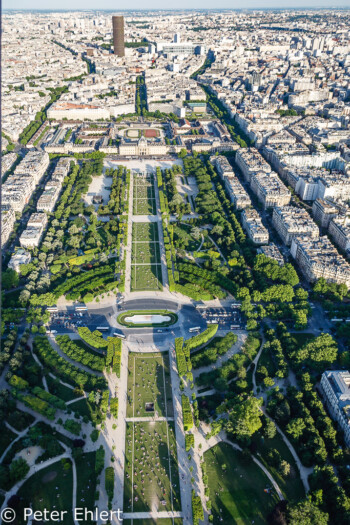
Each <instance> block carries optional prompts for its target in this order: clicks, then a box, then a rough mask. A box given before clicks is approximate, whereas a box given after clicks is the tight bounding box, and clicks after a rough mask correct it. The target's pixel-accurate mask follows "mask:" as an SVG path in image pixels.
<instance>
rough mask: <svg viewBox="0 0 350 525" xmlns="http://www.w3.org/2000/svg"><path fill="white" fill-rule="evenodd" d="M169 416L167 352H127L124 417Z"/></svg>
mask: <svg viewBox="0 0 350 525" xmlns="http://www.w3.org/2000/svg"><path fill="white" fill-rule="evenodd" d="M155 414H157V415H158V416H159V417H172V416H173V404H172V392H171V380H170V371H169V356H168V354H167V353H164V354H160V353H155V354H137V353H131V354H129V362H128V405H127V412H126V416H127V417H153V416H154V415H155Z"/></svg>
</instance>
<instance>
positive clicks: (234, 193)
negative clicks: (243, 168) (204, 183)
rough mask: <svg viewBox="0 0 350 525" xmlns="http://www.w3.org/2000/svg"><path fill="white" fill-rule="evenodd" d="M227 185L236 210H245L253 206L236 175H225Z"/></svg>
mask: <svg viewBox="0 0 350 525" xmlns="http://www.w3.org/2000/svg"><path fill="white" fill-rule="evenodd" d="M225 187H226V189H227V192H228V194H229V197H230V200H231V202H232V204H233V205H234V207H235V208H236V210H244V209H245V208H249V206H251V204H252V202H251V200H250V197H249V195H248V193H247V192H246V191H245V189H244V188H243V186H242V184H241V183H240V182H239V180H238V179H237V177H236V176H234V177H231V178H229V177H225Z"/></svg>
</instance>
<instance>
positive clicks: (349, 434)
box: [321, 370, 350, 447]
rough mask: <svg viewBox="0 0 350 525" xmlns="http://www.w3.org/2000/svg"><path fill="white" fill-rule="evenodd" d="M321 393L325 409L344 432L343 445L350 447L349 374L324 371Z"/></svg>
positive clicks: (339, 371)
mask: <svg viewBox="0 0 350 525" xmlns="http://www.w3.org/2000/svg"><path fill="white" fill-rule="evenodd" d="M321 391H322V394H323V397H324V399H325V401H326V405H327V408H328V410H329V412H330V414H331V416H332V417H333V419H335V420H336V421H337V422H338V423H339V426H340V427H341V429H342V430H343V432H344V438H345V443H346V444H347V446H348V447H349V446H350V372H349V371H348V370H347V371H344V370H326V371H325V372H323V374H322V378H321Z"/></svg>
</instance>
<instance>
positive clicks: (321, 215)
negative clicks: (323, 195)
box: [312, 199, 350, 228]
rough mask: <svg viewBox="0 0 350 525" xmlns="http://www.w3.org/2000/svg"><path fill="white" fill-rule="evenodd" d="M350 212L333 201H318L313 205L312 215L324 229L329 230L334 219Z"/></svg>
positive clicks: (342, 205)
mask: <svg viewBox="0 0 350 525" xmlns="http://www.w3.org/2000/svg"><path fill="white" fill-rule="evenodd" d="M349 211H350V210H349V208H348V207H347V206H345V205H344V204H341V203H340V202H335V201H333V200H332V199H316V200H315V202H314V203H313V204H312V215H313V216H314V219H315V221H316V222H317V223H318V224H319V225H320V226H321V227H322V228H328V226H329V223H330V221H331V220H332V219H333V218H334V217H338V215H345V214H346V213H347V212H349Z"/></svg>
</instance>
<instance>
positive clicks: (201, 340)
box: [184, 324, 219, 354]
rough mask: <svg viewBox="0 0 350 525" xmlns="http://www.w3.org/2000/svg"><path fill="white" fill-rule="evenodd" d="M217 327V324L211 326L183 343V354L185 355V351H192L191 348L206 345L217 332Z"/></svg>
mask: <svg viewBox="0 0 350 525" xmlns="http://www.w3.org/2000/svg"><path fill="white" fill-rule="evenodd" d="M218 327H219V325H218V324H211V325H210V326H208V328H207V329H206V330H204V332H201V333H200V334H197V335H194V336H193V337H191V338H190V339H188V340H187V341H186V343H185V350H184V351H185V354H186V351H188V350H192V349H193V348H198V347H199V346H201V345H204V344H205V343H207V342H208V341H209V339H211V338H212V337H214V335H215V334H216V332H217V331H218Z"/></svg>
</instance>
